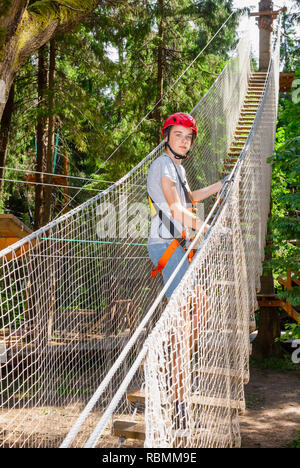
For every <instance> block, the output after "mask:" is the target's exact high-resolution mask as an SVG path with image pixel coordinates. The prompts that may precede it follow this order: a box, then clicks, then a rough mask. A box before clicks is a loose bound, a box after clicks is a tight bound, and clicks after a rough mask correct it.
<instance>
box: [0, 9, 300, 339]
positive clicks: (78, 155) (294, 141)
mask: <svg viewBox="0 0 300 468" xmlns="http://www.w3.org/2000/svg"><path fill="white" fill-rule="evenodd" d="M293 4H294V6H295V7H298V13H297V12H296V13H291V12H290V11H289V10H288V11H287V12H286V13H284V14H283V23H282V33H283V34H282V45H281V71H294V72H295V80H294V83H295V85H296V86H295V88H293V89H294V92H293V93H281V94H280V98H279V113H278V123H277V133H276V143H275V153H274V156H273V158H271V161H270V163H272V165H273V182H272V211H271V216H270V222H269V242H268V244H269V248H270V250H271V252H272V258H271V257H268V258H269V259H270V261H269V263H268V261H266V262H265V269H266V270H267V269H268V268H269V270H270V268H271V272H272V276H273V278H274V281H275V283H274V285H275V289H276V291H277V292H279V293H280V289H281V287H280V285H279V283H278V282H277V277H278V276H279V275H281V276H283V277H285V276H286V273H287V271H288V270H292V271H293V272H294V274H295V275H296V276H297V277H300V273H299V244H298V243H297V239H298V238H299V230H300V228H299V206H300V203H299V201H300V199H299V198H300V196H299V171H300V169H299V167H300V164H299V159H300V136H299V135H300V133H299V128H300V92H298V91H297V89H300V59H299V37H297V35H296V30H297V27H298V30H299V21H300V15H299V6H300V0H295V1H294V2H293ZM25 10H26V11H25ZM24 11H25V13H26V15H27V16H26V23H20V18H21V13H22V14H23V13H24ZM245 12H246V10H245V9H240V10H234V9H233V1H231V0H229V1H228V0H215V1H211V0H203V1H196V0H180V1H179V0H172V1H171V0H155V1H151V0H135V1H132V0H103V1H101V2H100V1H95V0H82V1H79V0H68V1H66V0H62V1H56V0H39V1H24V0H17V1H15V2H11V1H10V0H5V1H1V2H0V18H1V27H0V53H1V57H0V59H1V61H3V63H5V58H6V57H7V56H8V54H10V51H9V50H8V49H7V47H8V44H11V37H12V35H14V36H18V34H19V38H18V42H16V44H17V45H16V47H15V49H14V53H15V56H14V57H13V59H14V60H12V63H11V64H10V65H7V67H6V68H7V69H9V67H11V70H12V72H11V73H10V74H9V77H10V78H9V80H10V81H11V83H10V86H9V93H7V99H6V100H5V103H4V105H3V109H2V111H3V113H2V117H1V124H0V208H1V212H2V213H12V214H14V215H15V216H17V217H18V218H19V219H21V220H22V221H23V222H24V223H25V224H26V225H27V226H29V227H30V228H31V229H37V228H39V227H41V226H43V225H44V224H46V223H47V222H49V221H50V220H51V219H53V218H55V217H56V216H57V215H58V214H59V213H62V212H63V211H64V210H66V209H70V208H73V207H74V206H77V205H79V204H80V203H82V202H83V201H85V200H87V199H88V198H90V197H91V196H93V195H95V194H96V193H99V191H101V190H104V189H106V188H107V187H108V186H109V185H110V184H111V183H112V182H113V181H116V180H118V179H119V178H120V177H122V176H123V175H125V174H126V173H127V172H128V171H129V170H130V169H131V168H133V167H134V166H135V165H136V164H137V163H138V162H139V161H141V160H142V159H143V158H144V157H145V156H146V155H147V154H148V153H149V152H150V151H151V150H152V149H153V148H154V147H155V146H156V144H157V143H159V142H160V140H161V130H160V128H161V122H162V120H163V118H164V117H166V116H167V115H168V114H170V113H172V112H176V111H184V112H189V111H190V110H191V109H192V108H193V106H194V104H195V103H196V102H198V101H199V100H200V99H201V97H202V96H203V95H204V94H205V93H206V92H207V90H208V89H209V88H210V86H211V85H212V83H213V82H214V81H215V79H216V78H217V76H218V75H219V73H220V72H221V70H222V69H223V68H224V66H225V65H226V63H227V61H228V59H229V57H230V55H231V54H232V52H233V50H234V48H235V46H236V44H237V40H238V38H237V27H238V23H239V19H240V16H241V15H242V14H245ZM231 13H233V14H232V16H231V17H230V19H229V20H228V22H227V24H226V27H225V28H223V29H222V30H221V31H220V33H219V34H218V36H217V37H216V38H215V39H214V40H213V41H212V42H211V44H210V45H209V46H208V47H207V48H206V50H205V52H204V53H203V54H202V55H201V56H200V57H199V59H198V60H197V61H196V62H195V64H194V65H193V67H191V68H190V69H189V70H188V72H187V73H186V74H185V75H184V77H183V78H182V79H181V80H180V81H179V82H178V85H177V86H176V88H175V89H173V90H172V92H170V93H168V94H167V95H166V96H165V93H166V91H167V89H168V88H169V86H170V84H172V83H173V82H174V80H175V79H176V78H177V77H178V76H179V75H180V74H181V73H182V72H183V70H185V68H186V67H187V66H188V65H189V64H190V62H191V61H192V60H193V59H194V58H195V57H196V56H197V54H198V53H199V51H200V50H201V49H202V48H203V47H204V46H205V45H206V44H207V43H208V42H209V40H210V39H211V38H212V37H213V35H214V34H215V33H216V31H217V30H218V29H219V28H220V27H221V25H222V24H223V23H224V21H225V20H226V19H227V18H228V17H229V15H230V14H231ZM22 28H23V36H22ZM26 28H27V29H28V31H27V32H28V34H29V35H30V34H31V36H32V37H33V36H34V37H35V42H34V43H32V42H30V41H28V40H27V36H26V35H25V34H24V30H25V29H26ZM37 30H38V31H39V32H38V33H36V31H37ZM257 31H258V30H257ZM254 62H255V60H254ZM254 66H257V64H255V63H254ZM156 103H158V105H156V106H155V104H156ZM145 115H147V118H146V119H144V120H143V122H142V124H141V125H140V126H139V127H138V129H137V131H134V130H135V128H136V126H137V125H138V123H139V122H140V121H141V120H142V119H143V118H144V116H145ZM129 134H130V137H129V138H127V136H128V135H129ZM123 140H125V142H124V143H123V144H122V145H121V146H120V147H119V145H120V144H121V143H122V142H123ZM30 171H37V173H36V174H35V173H34V172H30ZM51 174H56V175H58V174H63V175H67V176H68V178H63V179H61V180H60V183H61V184H62V185H56V184H55V180H54V178H53V177H52V176H51ZM71 177H72V178H71ZM67 181H68V182H67ZM33 182H34V183H33ZM64 184H65V186H63V185H64ZM83 185H84V189H83V190H81V191H79V192H78V190H76V189H73V188H71V187H74V186H78V187H79V186H83ZM77 192H78V193H77ZM74 197H75V198H74ZM291 240H292V241H293V242H292V243H291V242H290V241H291ZM282 297H286V298H288V300H289V301H290V302H291V303H292V304H293V305H294V306H295V307H297V306H299V304H300V300H299V287H298V288H294V289H293V292H288V293H285V292H284V293H282ZM278 317H279V316H278ZM278 317H277V320H279V318H278ZM285 325H286V326H288V327H289V326H290V328H291V329H292V332H293V334H294V336H296V337H298V336H299V338H300V331H299V326H298V327H297V326H296V324H294V323H290V322H289V321H288V322H287V323H286V319H285Z"/></svg>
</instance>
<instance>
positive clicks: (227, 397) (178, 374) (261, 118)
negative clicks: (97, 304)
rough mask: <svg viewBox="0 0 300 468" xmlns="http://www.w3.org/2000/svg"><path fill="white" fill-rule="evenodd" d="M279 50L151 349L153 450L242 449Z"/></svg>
mask: <svg viewBox="0 0 300 468" xmlns="http://www.w3.org/2000/svg"><path fill="white" fill-rule="evenodd" d="M278 57H279V42H278V46H277V47H276V50H275V53H274V60H273V63H272V66H271V68H270V71H269V77H268V82H267V87H266V90H265V95H264V98H263V102H262V104H261V107H260V109H259V111H258V114H257V116H256V119H255V122H254V125H253V128H252V132H251V134H250V136H249V137H248V142H247V144H246V147H245V150H244V151H243V153H242V155H241V156H240V161H239V164H238V165H237V166H236V168H235V173H234V177H233V179H232V180H233V182H232V187H231V190H230V193H229V194H228V197H227V199H226V203H224V206H223V208H222V210H221V213H220V214H219V216H218V219H217V221H216V223H215V226H214V229H213V231H212V232H211V234H210V236H209V237H208V239H207V241H206V243H205V246H203V248H202V249H201V250H200V251H199V252H198V255H197V257H196V258H195V260H194V261H193V262H192V264H191V266H190V268H189V270H188V271H187V273H186V274H185V276H184V278H183V280H182V281H181V283H180V285H179V286H178V287H177V289H176V291H175V292H174V294H173V295H172V298H171V300H170V302H169V303H168V305H167V307H166V309H165V310H164V312H163V315H162V316H161V318H160V319H159V321H158V323H157V325H156V326H155V328H154V330H153V332H152V333H151V335H150V337H149V338H148V339H147V348H148V353H147V356H146V362H145V382H146V389H145V413H146V414H145V421H146V441H145V446H146V447H154V448H157V447H160V448H162V447H164V448H166V447H197V448H201V447H202V448H207V447H218V448H222V447H239V446H240V444H241V437H240V428H239V414H240V413H241V412H243V411H244V409H245V400H244V384H245V383H247V382H248V380H249V349H250V340H249V326H250V322H251V320H253V312H254V310H255V309H256V306H257V304H256V288H259V279H260V276H261V273H262V271H261V259H262V255H263V248H264V243H265V235H266V225H267V217H268V212H269V200H270V186H271V167H270V165H269V164H267V162H266V160H267V158H268V157H269V156H271V155H272V152H273V145H274V137H275V129H276V116H277V89H278V85H277V81H278Z"/></svg>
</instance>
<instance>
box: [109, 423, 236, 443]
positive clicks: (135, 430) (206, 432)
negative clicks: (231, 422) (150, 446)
mask: <svg viewBox="0 0 300 468" xmlns="http://www.w3.org/2000/svg"><path fill="white" fill-rule="evenodd" d="M145 433H146V427H145V423H141V422H131V421H124V420H117V421H114V423H113V434H114V435H115V436H117V437H120V436H122V437H124V438H125V439H135V440H141V441H145V438H146V436H145ZM172 435H173V436H174V448H176V445H177V443H178V445H179V444H180V445H182V441H183V440H184V439H187V438H188V439H191V433H190V431H189V430H188V429H182V430H180V429H175V430H173V431H172ZM192 436H193V438H194V439H198V438H199V437H201V436H202V437H203V436H206V437H209V439H210V441H211V442H213V443H215V444H217V443H224V442H225V443H227V444H231V442H232V440H233V444H234V446H236V447H239V445H240V438H239V437H236V436H235V435H233V434H231V433H230V427H228V432H226V433H225V434H222V433H217V432H216V431H213V430H212V429H202V428H199V429H194V431H193V435H192Z"/></svg>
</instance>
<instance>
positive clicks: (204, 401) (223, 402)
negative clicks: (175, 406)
mask: <svg viewBox="0 0 300 468" xmlns="http://www.w3.org/2000/svg"><path fill="white" fill-rule="evenodd" d="M191 402H192V404H194V405H197V406H214V407H219V408H222V407H223V408H226V407H227V406H228V404H229V405H230V407H231V408H234V409H238V410H240V411H245V409H246V406H245V402H244V401H243V400H232V399H227V398H218V397H207V396H204V395H200V394H197V393H194V394H192V396H191Z"/></svg>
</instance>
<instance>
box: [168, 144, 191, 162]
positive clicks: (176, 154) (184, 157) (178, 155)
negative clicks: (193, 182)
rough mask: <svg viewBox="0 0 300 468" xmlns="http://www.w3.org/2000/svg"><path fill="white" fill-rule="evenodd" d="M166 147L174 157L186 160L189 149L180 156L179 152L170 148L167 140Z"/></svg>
mask: <svg viewBox="0 0 300 468" xmlns="http://www.w3.org/2000/svg"><path fill="white" fill-rule="evenodd" d="M167 147H168V148H169V150H170V151H171V153H172V154H173V155H174V157H175V159H184V160H186V159H187V158H188V157H189V151H188V152H187V153H186V155H185V156H182V155H181V154H178V153H175V151H174V150H173V149H172V148H171V146H170V145H169V143H168V142H167Z"/></svg>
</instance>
